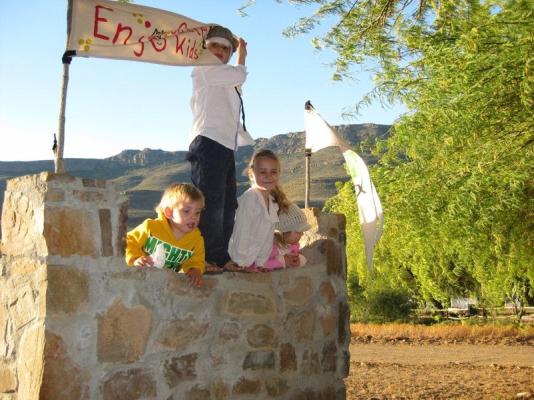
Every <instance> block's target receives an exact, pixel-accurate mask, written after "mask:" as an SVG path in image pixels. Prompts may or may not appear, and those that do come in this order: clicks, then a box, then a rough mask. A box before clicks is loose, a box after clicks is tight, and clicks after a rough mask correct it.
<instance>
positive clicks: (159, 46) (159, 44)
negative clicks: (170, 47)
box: [150, 37, 167, 53]
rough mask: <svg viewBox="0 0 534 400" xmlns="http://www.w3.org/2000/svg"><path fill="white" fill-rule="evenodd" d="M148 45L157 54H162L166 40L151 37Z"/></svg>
mask: <svg viewBox="0 0 534 400" xmlns="http://www.w3.org/2000/svg"><path fill="white" fill-rule="evenodd" d="M150 43H151V44H152V47H153V48H154V50H156V51H157V52H158V53H160V52H162V51H163V50H165V48H166V47H167V39H164V38H157V37H151V38H150Z"/></svg>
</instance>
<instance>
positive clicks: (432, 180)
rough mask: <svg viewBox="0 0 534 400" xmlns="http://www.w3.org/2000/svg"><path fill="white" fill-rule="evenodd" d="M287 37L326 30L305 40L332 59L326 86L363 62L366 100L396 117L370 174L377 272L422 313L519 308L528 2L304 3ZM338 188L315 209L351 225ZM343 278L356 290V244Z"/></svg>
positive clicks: (531, 87) (533, 30)
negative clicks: (391, 109)
mask: <svg viewBox="0 0 534 400" xmlns="http://www.w3.org/2000/svg"><path fill="white" fill-rule="evenodd" d="M291 2H292V3H306V4H313V3H317V4H318V5H319V7H318V9H317V10H316V12H315V13H314V14H313V15H312V16H310V17H306V18H303V19H301V20H300V21H298V22H297V23H296V24H295V25H294V26H293V27H291V28H289V29H288V31H287V33H288V34H290V35H291V34H299V33H303V32H310V31H313V29H314V28H315V27H316V26H317V24H319V23H324V22H332V21H334V23H333V25H332V28H331V29H329V30H328V31H327V33H326V34H324V35H323V36H322V37H319V38H316V39H315V40H314V43H315V45H316V46H317V47H319V48H322V47H329V48H331V49H333V50H334V51H335V52H336V55H337V58H336V62H335V66H336V69H335V72H334V79H344V78H345V77H350V76H353V75H354V69H353V68H352V67H353V66H354V65H356V64H361V63H364V62H366V63H367V65H369V63H371V65H372V69H373V71H374V74H375V75H374V76H375V82H376V87H375V89H374V90H373V91H372V92H371V93H369V94H368V95H367V96H366V97H365V98H364V99H362V101H361V102H360V103H358V104H357V105H356V107H355V109H354V110H355V112H358V111H360V110H361V106H362V105H365V104H367V103H369V102H370V101H375V100H377V99H378V100H380V101H383V102H386V103H387V102H395V101H400V102H402V103H403V104H404V105H406V107H407V109H408V112H407V113H406V115H404V116H402V117H401V118H400V119H399V120H398V121H397V122H396V123H395V125H394V132H393V133H392V135H391V136H390V138H389V139H388V140H387V141H386V142H382V143H376V145H375V146H374V149H373V150H374V152H375V153H376V154H377V155H378V156H379V157H380V161H379V164H378V165H377V166H376V167H374V168H373V169H372V175H373V179H374V181H375V185H376V186H377V189H378V192H379V194H380V196H381V199H382V202H383V206H384V214H385V218H386V223H385V230H384V235H383V237H382V239H381V242H380V244H379V246H378V248H377V251H376V258H375V265H376V269H377V271H378V273H380V274H381V275H383V276H385V277H387V279H389V280H390V281H393V282H396V284H397V285H400V286H402V287H403V288H406V289H407V290H410V291H411V293H413V295H414V296H415V297H416V298H417V299H419V300H420V301H421V302H427V301H432V302H437V303H440V304H442V305H446V304H447V303H448V301H449V299H450V298H451V297H452V296H457V295H473V294H474V295H476V296H477V297H478V298H479V300H480V301H481V302H483V304H486V305H502V304H503V302H504V301H506V300H513V301H514V302H516V303H517V304H524V303H525V302H527V301H528V299H529V298H530V299H532V297H533V295H534V293H533V287H534V262H533V260H534V253H533V249H534V229H533V228H534V222H533V221H534V218H533V216H534V215H533V214H534V212H533V201H534V200H533V198H534V197H533V193H534V190H533V185H532V183H533V180H532V177H533V176H534V163H533V150H532V142H533V140H534V133H533V132H534V112H533V111H534V73H533V70H534V2H532V1H531V0H530V1H479V0H469V1H468V0H462V1H448V0H443V1H425V0H420V1H419V2H414V1H399V0H376V1H370V0H369V1H357V0H356V1H335V0H334V1H320V0H316V1H312V0H302V1H298V0H292V1H291ZM351 190H352V189H351V187H350V183H348V184H345V185H344V186H342V187H340V190H339V194H338V195H337V196H336V197H335V198H334V199H332V201H331V202H330V203H329V204H328V207H329V208H330V209H333V210H336V211H341V212H344V213H345V214H346V215H347V217H348V219H349V224H348V226H357V213H356V210H355V208H354V199H353V198H351V196H350V194H351ZM348 237H349V241H348V256H349V267H350V270H351V273H352V274H355V277H356V278H357V279H355V280H354V282H356V283H357V285H359V286H361V287H366V285H369V279H370V278H371V276H370V275H369V273H368V272H367V270H366V268H365V267H364V263H365V261H364V257H363V248H362V245H361V238H360V236H359V233H358V232H351V231H349V235H348Z"/></svg>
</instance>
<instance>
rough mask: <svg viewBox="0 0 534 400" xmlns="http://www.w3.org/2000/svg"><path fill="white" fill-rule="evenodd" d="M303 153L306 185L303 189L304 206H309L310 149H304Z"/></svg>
mask: <svg viewBox="0 0 534 400" xmlns="http://www.w3.org/2000/svg"><path fill="white" fill-rule="evenodd" d="M304 154H305V156H306V187H305V191H304V208H308V207H309V206H310V159H311V149H304Z"/></svg>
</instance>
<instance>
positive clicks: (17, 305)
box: [9, 282, 38, 329]
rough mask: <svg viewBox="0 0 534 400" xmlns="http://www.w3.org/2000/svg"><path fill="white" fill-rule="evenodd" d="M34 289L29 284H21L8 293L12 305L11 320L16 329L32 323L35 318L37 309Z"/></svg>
mask: <svg viewBox="0 0 534 400" xmlns="http://www.w3.org/2000/svg"><path fill="white" fill-rule="evenodd" d="M34 293H35V294H37V291H35V292H34V288H33V286H32V283H31V282H27V283H25V284H22V285H21V286H20V287H18V288H16V290H13V291H12V292H11V293H9V295H10V297H11V301H12V303H11V304H10V309H11V318H13V322H14V325H15V326H16V327H17V329H20V327H23V326H24V325H26V324H28V323H29V322H30V321H33V320H35V319H36V317H37V313H38V309H37V304H36V298H35V297H34Z"/></svg>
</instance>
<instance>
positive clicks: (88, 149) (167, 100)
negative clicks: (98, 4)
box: [0, 0, 402, 161]
mask: <svg viewBox="0 0 534 400" xmlns="http://www.w3.org/2000/svg"><path fill="white" fill-rule="evenodd" d="M134 3H135V4H140V5H141V4H142V5H147V6H151V7H156V8H165V9H167V10H169V11H172V12H175V13H178V14H182V15H186V16H188V17H190V18H193V19H196V20H198V21H202V22H206V23H218V24H221V25H225V26H228V27H229V28H230V29H232V31H233V32H234V33H235V34H237V35H239V36H242V37H244V38H245V40H247V42H248V57H247V68H248V71H249V75H248V78H247V82H246V83H245V86H244V101H245V111H246V120H247V128H248V130H249V131H250V132H251V134H252V136H253V137H254V138H260V137H271V136H273V135H277V134H281V133H287V132H294V131H302V130H304V119H303V107H304V102H305V101H306V100H308V99H309V100H311V101H312V103H313V104H314V106H315V108H316V109H317V110H318V111H319V112H320V113H321V115H322V116H323V117H324V118H325V119H326V120H327V121H328V122H329V123H330V124H332V125H337V124H348V123H367V122H374V123H380V124H391V123H392V122H393V121H394V120H395V119H396V118H397V117H398V116H399V115H400V113H401V111H402V109H401V108H400V107H394V108H390V109H383V108H382V107H381V106H380V104H376V105H373V106H371V107H368V108H366V109H365V110H363V112H362V115H361V116H360V117H358V118H357V119H352V120H344V119H342V118H341V114H342V113H343V111H344V110H345V109H347V108H349V107H350V106H351V105H353V104H355V103H356V102H357V101H358V100H359V99H361V97H362V96H363V94H364V93H366V92H367V91H369V90H370V89H371V88H372V84H371V80H370V79H369V76H368V75H367V74H365V73H363V72H362V73H361V74H356V76H357V78H358V81H344V82H333V81H332V80H331V76H332V72H333V69H332V68H331V67H330V66H328V63H331V62H332V61H334V54H333V53H332V52H328V51H325V52H317V51H315V50H314V49H313V47H312V45H311V39H312V36H311V35H308V36H303V37H299V38H296V39H292V40H291V39H287V38H285V37H284V36H283V35H282V30H283V29H284V28H285V27H287V26H289V25H291V24H292V23H293V22H295V21H296V20H297V19H298V18H299V17H301V16H304V15H308V14H309V13H310V11H311V9H310V8H305V7H295V6H290V5H288V4H279V3H277V2H276V1H274V0H262V1H258V2H257V4H256V5H254V6H252V7H250V8H249V9H247V12H248V16H247V17H241V16H239V15H238V13H237V9H238V8H239V7H240V6H241V5H243V4H244V3H245V0H224V1H221V0H188V1H181V0H173V1H163V0H159V1H158V0H136V1H134ZM66 9H67V0H46V1H43V0H25V1H8V0H0V131H1V136H2V145H1V146H0V161H14V160H45V159H51V158H52V157H53V154H52V151H51V147H52V140H53V133H54V132H57V130H58V119H59V104H60V91H61V79H62V71H63V67H62V64H61V56H62V54H63V51H64V50H65V43H66ZM232 61H233V60H232ZM190 73H191V68H190V67H175V66H166V65H158V64H149V63H142V62H132V61H117V60H105V59H98V58H81V57H79V58H74V59H73V61H72V64H71V66H70V80H69V86H68V93H67V109H66V126H65V135H66V139H65V148H64V157H65V158H104V157H109V156H112V155H114V154H117V153H119V152H120V151H122V150H124V149H143V148H147V147H148V148H152V149H162V150H167V151H176V150H186V149H187V146H188V143H189V131H190V126H191V113H190V108H189V100H190V96H191V79H190Z"/></svg>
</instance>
